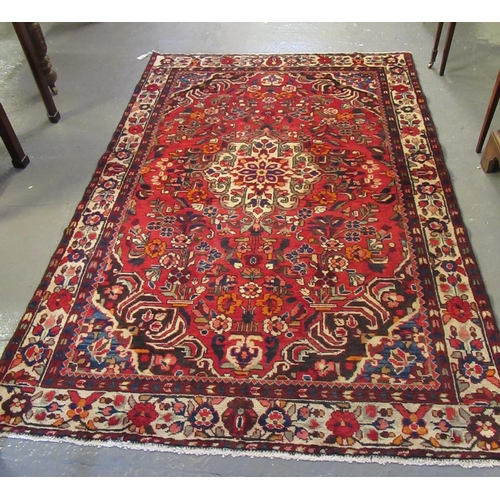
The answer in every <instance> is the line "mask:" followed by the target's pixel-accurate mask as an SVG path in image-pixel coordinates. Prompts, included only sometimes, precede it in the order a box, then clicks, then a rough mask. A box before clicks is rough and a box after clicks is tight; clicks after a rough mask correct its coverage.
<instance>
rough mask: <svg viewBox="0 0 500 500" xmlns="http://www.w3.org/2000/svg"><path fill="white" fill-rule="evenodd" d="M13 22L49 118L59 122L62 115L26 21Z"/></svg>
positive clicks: (53, 121)
mask: <svg viewBox="0 0 500 500" xmlns="http://www.w3.org/2000/svg"><path fill="white" fill-rule="evenodd" d="M12 24H13V25H14V29H15V31H16V34H17V38H18V39H19V42H20V43H21V47H22V48H23V51H24V54H25V55H26V59H27V60H28V64H29V65H30V68H31V71H32V73H33V76H34V78H35V82H36V84H37V87H38V90H39V91H40V94H41V96H42V99H43V102H44V104H45V107H46V108H47V114H48V117H49V120H50V121H51V122H52V123H57V122H58V121H59V119H60V118H61V115H60V114H59V111H57V108H56V105H55V103H54V99H53V98H52V94H51V93H50V90H49V84H48V82H47V79H46V77H45V75H44V74H43V71H42V68H41V67H40V63H39V62H38V58H37V56H36V53H35V49H34V47H33V43H32V42H31V38H30V36H29V33H28V30H27V29H26V23H12Z"/></svg>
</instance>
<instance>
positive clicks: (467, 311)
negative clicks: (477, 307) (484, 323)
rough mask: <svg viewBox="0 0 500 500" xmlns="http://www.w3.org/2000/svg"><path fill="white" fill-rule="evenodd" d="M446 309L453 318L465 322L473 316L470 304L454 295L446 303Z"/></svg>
mask: <svg viewBox="0 0 500 500" xmlns="http://www.w3.org/2000/svg"><path fill="white" fill-rule="evenodd" d="M446 310H447V311H448V313H449V314H450V316H451V317H452V318H453V319H456V320H457V321H460V323H465V322H466V321H468V320H469V319H471V318H472V311H471V308H470V304H469V303H468V302H465V300H464V299H462V298H460V297H453V298H452V299H450V300H449V301H448V302H447V303H446Z"/></svg>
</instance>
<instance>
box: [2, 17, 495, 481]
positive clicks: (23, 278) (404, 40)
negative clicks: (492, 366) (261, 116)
mask: <svg viewBox="0 0 500 500" xmlns="http://www.w3.org/2000/svg"><path fill="white" fill-rule="evenodd" d="M42 28H43V30H44V33H45V36H46V39H47V43H48V47H49V55H50V57H51V59H52V62H53V65H54V67H55V68H56V70H57V73H58V75H59V79H58V81H57V87H58V89H59V94H58V95H57V96H56V97H55V102H56V105H57V107H58V109H59V111H60V113H61V115H62V119H61V121H60V122H59V123H58V124H56V125H54V124H51V123H49V121H48V120H47V118H46V111H45V108H44V106H43V104H42V101H41V98H40V96H39V94H38V91H37V88H36V86H35V83H34V81H33V78H32V76H31V73H30V70H29V67H28V64H27V62H26V60H25V58H24V56H23V53H22V50H21V48H20V46H19V43H18V41H17V38H16V36H15V33H14V30H13V28H12V26H11V25H10V24H9V23H0V100H1V102H2V104H3V106H4V108H5V109H6V111H7V113H8V115H9V117H10V119H11V122H12V124H13V126H14V128H15V130H16V132H17V134H18V136H19V139H20V140H21V142H22V144H23V147H24V149H25V151H26V153H27V154H28V155H29V157H30V159H31V164H30V165H29V166H28V167H27V168H26V169H25V170H15V169H14V168H12V165H11V163H10V157H9V155H8V153H7V151H6V150H5V149H4V148H3V145H1V144H0V351H3V349H4V348H5V345H6V343H7V341H8V339H9V338H10V336H11V335H12V334H13V332H14V329H15V327H16V325H17V323H18V321H19V320H20V318H21V316H22V314H23V312H24V309H25V306H26V305H27V304H28V302H29V300H30V299H31V296H32V294H33V292H34V290H35V289H36V287H37V285H38V283H39V281H40V279H41V277H42V274H43V272H44V270H45V267H46V265H47V264H48V262H49V259H50V257H51V255H52V253H53V252H54V250H55V249H56V246H57V244H58V242H59V240H60V239H61V237H62V233H63V230H64V229H65V227H66V226H67V224H68V223H69V220H70V218H71V216H72V214H73V212H74V210H75V208H76V206H77V204H78V202H79V201H80V199H81V197H82V195H83V192H84V190H85V188H86V186H87V184H88V182H89V181H90V179H91V176H92V174H93V171H94V169H95V167H96V164H97V161H98V160H99V158H100V156H101V155H102V154H103V153H104V151H105V150H106V147H107V145H108V142H109V141H110V139H111V136H112V134H113V132H114V130H115V128H116V126H117V124H118V122H119V120H120V118H121V115H122V113H123V111H124V109H125V107H126V105H127V103H128V100H129V98H130V97H131V95H132V93H133V90H134V88H135V85H136V84H137V82H138V81H139V79H140V76H141V74H142V72H143V70H144V68H145V66H146V63H147V59H142V60H138V59H137V56H140V55H142V54H144V53H147V52H148V51H150V50H157V51H160V52H165V53H294V52H354V51H358V52H386V51H388V52H394V51H410V52H412V53H413V57H414V60H415V63H416V66H417V70H418V73H419V77H420V81H421V84H422V88H423V91H424V94H425V95H426V97H427V99H428V104H429V107H430V110H431V113H432V117H433V120H434V122H435V125H436V128H437V131H438V135H439V140H440V142H441V145H442V147H443V150H444V154H445V159H446V163H447V165H448V168H449V170H450V172H451V176H452V180H453V184H454V188H455V192H456V195H457V197H458V201H459V204H460V207H461V210H462V215H463V218H464V221H465V224H466V226H467V228H468V231H469V236H470V239H471V241H472V246H473V248H474V251H475V254H476V256H477V259H478V262H479V265H480V268H481V271H482V274H483V277H484V281H485V284H486V288H487V291H488V293H489V295H490V298H491V302H492V305H493V308H494V311H495V314H496V318H497V320H498V318H499V317H500V272H499V261H498V256H497V249H498V247H499V246H500V223H499V214H500V175H499V174H489V175H487V174H484V173H483V171H482V170H481V169H478V166H479V161H480V155H478V154H476V153H475V151H474V150H475V145H476V142H477V138H478V135H479V130H480V128H481V125H482V122H483V119H484V114H485V111H486V107H487V104H488V101H489V98H490V95H491V91H492V88H493V84H494V82H495V78H496V75H497V72H498V68H499V67H500V50H499V47H500V23H464V22H463V23H458V25H457V29H456V32H455V37H454V40H453V45H452V48H451V53H450V57H449V60H448V65H447V68H446V72H445V75H444V76H443V77H440V76H439V75H438V68H439V64H440V61H441V52H440V53H439V55H438V59H437V63H436V65H435V67H434V68H432V69H428V68H427V63H428V61H429V57H430V52H431V49H432V45H433V40H434V33H435V29H436V23H361V24H355V23H132V24H129V23H116V24H115V23H42ZM443 43H444V34H443V40H442V43H441V48H442V45H443ZM499 128H500V110H499V111H498V113H497V114H496V115H495V117H494V120H493V123H492V125H491V130H497V129H499ZM452 475H454V476H500V467H496V468H474V469H463V468H461V467H458V466H457V467H455V466H453V467H452V466H410V465H407V466H402V465H396V464H389V465H377V464H355V463H353V464H348V463H336V462H307V461H300V462H299V461H295V460H283V459H279V458H276V459H272V460H271V459H267V458H249V457H248V458H247V457H238V458H231V457H216V456H194V455H177V454H172V453H162V452H148V451H132V450H124V449H120V448H93V447H83V446H76V445H72V444H64V443H48V442H32V441H24V440H19V439H11V438H0V476H224V477H226V476H246V477H248V476H309V477H311V476H452Z"/></svg>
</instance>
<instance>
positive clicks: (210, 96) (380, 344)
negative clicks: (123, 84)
mask: <svg viewBox="0 0 500 500" xmlns="http://www.w3.org/2000/svg"><path fill="white" fill-rule="evenodd" d="M499 341H500V338H499V333H498V330H497V328H496V326H495V324H494V320H493V316H492V312H491V309H490V305H489V302H488V298H487V296H486V294H485V291H484V287H483V284H482V281H481V278H480V275H479V272H478V268H477V265H476V262H475V259H474V256H473V254H472V251H471V247H470V244H469V241H468V238H467V235H466V232H465V228H464V224H463V222H462V220H461V217H460V214H459V209H458V206H457V203H456V200H455V196H454V193H453V190H452V186H451V183H450V179H449V175H448V173H447V171H446V168H445V165H444V162H443V156H442V153H441V150H440V146H439V144H438V141H437V137H436V132H435V130H434V127H433V124H432V121H431V118H430V115H429V111H428V109H427V105H426V101H425V98H424V96H423V94H422V91H421V89H420V85H419V83H418V79H417V74H416V71H415V67H414V63H413V61H412V57H411V55H410V54H409V53H390V54H300V55H227V56H221V55H211V56H209V55H163V54H158V53H154V54H153V55H152V57H151V59H150V61H149V64H148V66H147V68H146V70H145V72H144V74H143V76H142V79H141V81H140V83H139V85H138V87H137V88H136V90H135V93H134V95H133V97H132V99H131V101H130V103H129V105H128V107H127V109H126V111H125V114H124V116H123V119H122V120H121V123H120V125H119V127H118V129H117V131H116V132H115V134H114V136H113V139H112V142H111V143H110V145H109V148H108V150H107V152H106V154H105V155H104V156H103V158H102V159H101V161H100V163H99V165H98V168H97V171H96V173H95V175H94V177H93V180H92V181H91V183H90V185H89V187H88V189H87V191H86V192H85V196H84V198H83V201H82V202H81V203H80V205H79V206H78V208H77V211H76V214H75V216H74V218H73V220H72V222H71V224H70V226H69V228H68V229H67V230H66V232H65V234H64V238H63V240H62V242H61V244H60V246H59V248H58V249H57V251H56V253H55V254H54V256H53V258H52V260H51V262H50V265H49V267H48V270H47V272H46V274H45V276H44V277H43V280H42V282H41V284H40V287H39V288H38V290H37V291H36V293H35V295H34V297H33V300H32V301H31V302H30V304H29V306H28V309H27V312H26V313H25V315H24V316H23V318H22V320H21V322H20V325H19V327H18V329H17V331H16V332H15V335H14V337H13V339H12V341H11V342H10V344H9V345H8V347H7V348H6V351H5V353H4V355H3V357H2V360H1V365H0V380H1V385H0V408H1V410H0V430H1V432H2V433H3V434H5V435H10V436H23V437H31V438H35V437H38V438H42V439H58V440H71V441H74V442H76V443H87V444H97V445H101V446H103V445H110V444H111V445H112V444H114V445H119V446H129V447H141V446H143V447H145V448H147V449H161V450H169V451H180V452H191V453H220V454H252V455H258V456H282V457H285V458H291V457H293V458H308V459H325V460H328V459H330V460H335V459H336V460H360V461H363V460H364V461H379V462H384V461H404V460H406V462H405V463H411V462H413V463H415V462H416V463H431V462H432V463H460V464H474V465H477V464H480V465H481V464H482V465H484V464H490V465H491V464H495V463H498V462H497V460H498V459H499V458H500V451H499V446H500V407H499V402H500V375H499V368H500V344H499Z"/></svg>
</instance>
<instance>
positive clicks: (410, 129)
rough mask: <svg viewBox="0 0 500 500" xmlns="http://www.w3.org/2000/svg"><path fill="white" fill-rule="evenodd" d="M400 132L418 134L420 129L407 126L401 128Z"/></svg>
mask: <svg viewBox="0 0 500 500" xmlns="http://www.w3.org/2000/svg"><path fill="white" fill-rule="evenodd" d="M401 133H402V134H403V135H418V134H420V130H419V129H418V128H417V127H410V126H407V127H403V128H402V129H401Z"/></svg>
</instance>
